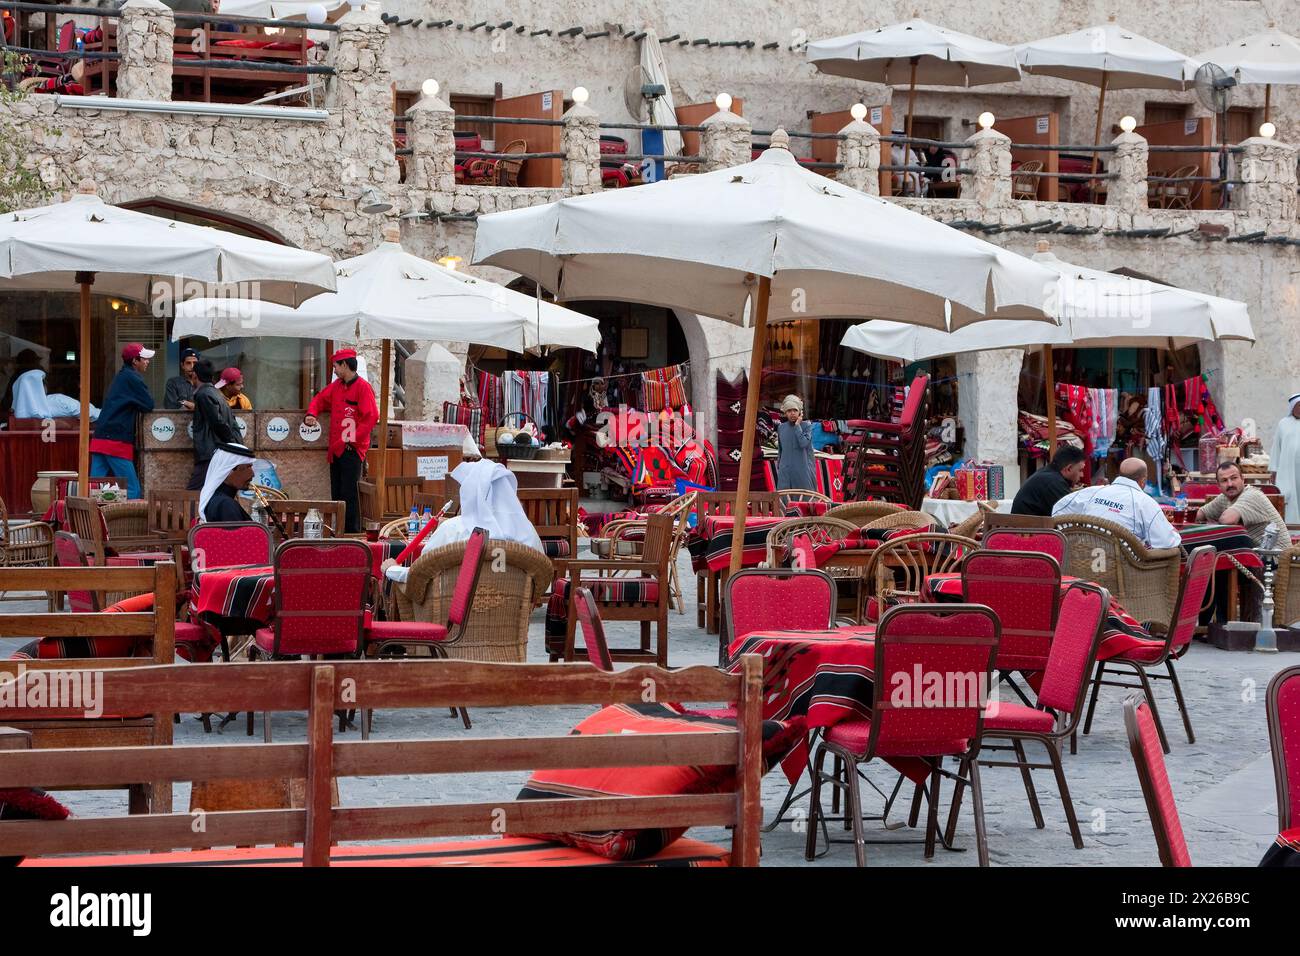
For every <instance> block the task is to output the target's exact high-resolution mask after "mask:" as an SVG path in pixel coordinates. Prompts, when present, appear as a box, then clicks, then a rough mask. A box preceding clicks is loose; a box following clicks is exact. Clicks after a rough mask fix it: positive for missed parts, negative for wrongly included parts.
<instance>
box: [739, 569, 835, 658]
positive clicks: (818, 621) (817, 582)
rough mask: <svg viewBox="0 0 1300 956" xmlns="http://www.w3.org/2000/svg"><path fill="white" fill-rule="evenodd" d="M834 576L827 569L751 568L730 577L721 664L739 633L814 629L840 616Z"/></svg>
mask: <svg viewBox="0 0 1300 956" xmlns="http://www.w3.org/2000/svg"><path fill="white" fill-rule="evenodd" d="M835 602H836V591H835V581H834V579H833V578H831V576H830V575H829V574H827V573H826V572H825V571H813V570H793V569H786V568H750V569H748V570H745V571H737V572H736V573H735V574H733V575H731V577H729V578H727V584H726V587H725V588H724V589H723V593H722V627H721V629H720V630H721V646H720V647H719V648H718V664H719V665H720V666H724V667H725V666H726V665H727V663H728V661H729V653H728V648H730V647H731V645H732V644H733V643H735V641H736V638H739V637H744V636H745V635H746V634H749V633H750V632H752V631H757V630H765V631H772V630H799V631H812V630H819V629H822V628H828V627H831V626H832V625H833V623H834V620H835Z"/></svg>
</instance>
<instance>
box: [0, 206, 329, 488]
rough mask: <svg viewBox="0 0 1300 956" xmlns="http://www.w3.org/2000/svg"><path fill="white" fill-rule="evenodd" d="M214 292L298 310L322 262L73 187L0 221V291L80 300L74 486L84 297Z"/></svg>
mask: <svg viewBox="0 0 1300 956" xmlns="http://www.w3.org/2000/svg"><path fill="white" fill-rule="evenodd" d="M168 284H170V294H171V295H172V296H173V301H174V300H175V299H180V298H182V297H183V296H186V295H193V294H195V293H196V291H197V290H196V289H195V288H194V287H195V286H197V287H198V288H199V289H202V288H205V287H206V288H213V287H216V286H218V285H220V286H223V287H231V286H232V285H233V286H234V287H236V288H238V289H239V290H240V294H242V295H246V296H250V297H252V298H257V299H262V300H265V301H269V302H282V303H285V304H288V305H298V304H299V303H302V302H305V301H306V300H307V299H309V298H311V297H312V296H314V295H318V294H320V293H322V292H332V291H333V290H334V263H333V262H331V261H330V259H329V257H328V256H323V255H320V254H319V253H315V252H306V251H304V250H302V249H295V248H293V247H292V246H283V245H278V244H276V243H273V242H266V241H265V240H262V239H253V238H251V237H248V236H241V235H237V234H236V233H233V232H225V231H224V230H221V229H213V228H210V227H207V226H196V225H192V224H190V223H184V222H176V221H174V220H171V219H161V218H159V217H157V216H150V215H147V214H145V213H141V212H133V211H131V210H129V209H120V208H118V207H117V206H110V205H108V204H107V203H105V202H103V201H102V200H101V199H99V198H98V197H97V196H95V195H94V184H93V183H89V182H86V183H83V184H82V185H81V187H80V191H79V194H78V195H76V196H74V197H73V198H72V199H71V200H69V201H68V202H63V203H56V204H54V205H50V206H41V207H39V208H36V209H23V210H19V211H18V212H11V213H5V214H4V215H3V216H0V291H2V292H12V291H44V292H71V291H80V293H81V352H82V356H81V357H82V362H81V440H80V454H79V459H78V475H79V477H80V481H81V485H80V487H82V488H85V487H86V476H87V473H88V470H89V464H90V450H89V449H90V419H89V405H90V366H91V363H90V361H89V360H88V357H87V356H86V355H85V350H86V347H87V345H88V344H89V342H90V293H91V290H92V287H93V289H94V291H95V292H97V293H99V294H101V295H117V296H123V297H125V298H133V299H138V300H140V301H144V302H149V301H151V298H152V295H153V292H154V291H155V289H156V288H157V287H158V286H159V285H163V286H164V287H165V286H167V285H168Z"/></svg>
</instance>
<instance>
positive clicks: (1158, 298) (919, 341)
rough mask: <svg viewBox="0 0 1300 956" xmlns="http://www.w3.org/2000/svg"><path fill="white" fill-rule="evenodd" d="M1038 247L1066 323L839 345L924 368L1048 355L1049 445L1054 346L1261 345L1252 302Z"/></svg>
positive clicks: (875, 326) (887, 325)
mask: <svg viewBox="0 0 1300 956" xmlns="http://www.w3.org/2000/svg"><path fill="white" fill-rule="evenodd" d="M1045 246H1046V243H1040V247H1039V248H1040V251H1039V252H1038V253H1037V254H1036V255H1035V256H1034V261H1035V262H1039V263H1041V264H1042V265H1044V266H1047V267H1048V268H1050V269H1053V270H1055V271H1056V272H1057V273H1059V274H1060V275H1061V277H1062V281H1061V284H1060V296H1061V299H1060V302H1059V304H1058V308H1057V309H1056V310H1055V311H1056V312H1057V314H1058V315H1059V316H1060V318H1061V325H1059V326H1054V325H1048V324H1046V323H1043V322H1003V321H993V322H979V323H977V324H975V325H971V326H968V327H967V328H964V329H960V330H958V331H956V332H953V333H951V334H949V333H946V332H940V331H936V330H934V329H926V328H918V327H916V326H909V325H903V324H902V323H899V322H864V323H862V324H861V325H855V326H852V327H851V328H849V330H848V331H847V332H846V333H845V334H844V338H843V339H842V340H841V342H840V344H841V345H843V346H844V347H845V348H850V349H854V350H856V351H859V352H865V353H866V354H868V355H874V356H876V357H878V358H887V359H895V360H897V361H901V362H920V361H924V360H926V359H932V358H937V357H939V356H941V355H959V354H962V353H965V352H983V351H987V350H989V349H1009V348H1023V349H1037V348H1043V349H1044V351H1045V353H1046V354H1045V357H1044V362H1045V367H1046V372H1047V410H1048V443H1049V445H1050V446H1051V450H1053V451H1054V450H1055V444H1056V402H1055V401H1054V399H1053V395H1052V393H1053V391H1054V386H1053V382H1052V364H1051V363H1052V348H1053V347H1054V346H1055V347H1063V346H1064V347H1074V348H1153V347H1154V348H1169V349H1178V348H1183V347H1184V346H1187V345H1193V344H1195V343H1196V342H1199V341H1214V340H1224V339H1236V340H1241V341H1247V342H1253V341H1255V333H1254V331H1253V329H1252V328H1251V325H1250V313H1249V310H1248V309H1247V307H1246V303H1244V302H1238V301H1236V300H1234V299H1223V298H1220V297H1219V296H1213V295H1206V294H1205V293H1203V292H1194V291H1191V290H1190V289H1179V288H1175V287H1173V286H1166V285H1160V284H1159V283H1156V282H1150V281H1148V280H1146V279H1137V278H1132V277H1129V276H1124V275H1117V274H1116V273H1113V272H1103V271H1101V270H1100V269H1089V268H1086V267H1085V266H1076V265H1074V264H1073V263H1069V262H1063V261H1061V260H1060V259H1058V258H1057V257H1056V256H1055V255H1053V254H1052V253H1051V252H1049V251H1047V249H1046V248H1044V247H1045Z"/></svg>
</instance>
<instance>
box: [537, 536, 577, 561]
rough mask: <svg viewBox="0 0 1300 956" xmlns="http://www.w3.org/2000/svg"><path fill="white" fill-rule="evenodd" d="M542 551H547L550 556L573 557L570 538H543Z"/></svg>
mask: <svg viewBox="0 0 1300 956" xmlns="http://www.w3.org/2000/svg"><path fill="white" fill-rule="evenodd" d="M542 551H544V552H545V553H546V556H547V557H548V558H567V557H571V555H570V552H569V539H568V538H543V539H542Z"/></svg>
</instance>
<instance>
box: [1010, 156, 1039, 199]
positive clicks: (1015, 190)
mask: <svg viewBox="0 0 1300 956" xmlns="http://www.w3.org/2000/svg"><path fill="white" fill-rule="evenodd" d="M1042 171H1043V164H1042V162H1040V161H1039V160H1037V159H1031V160H1030V161H1029V162H1027V163H1021V164H1020V165H1019V166H1018V167H1016V168H1015V169H1013V170H1012V171H1011V198H1012V199H1031V200H1032V199H1037V198H1038V183H1039V180H1040V178H1041V177H1039V176H1035V175H1033V174H1034V173H1041V172H1042Z"/></svg>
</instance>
